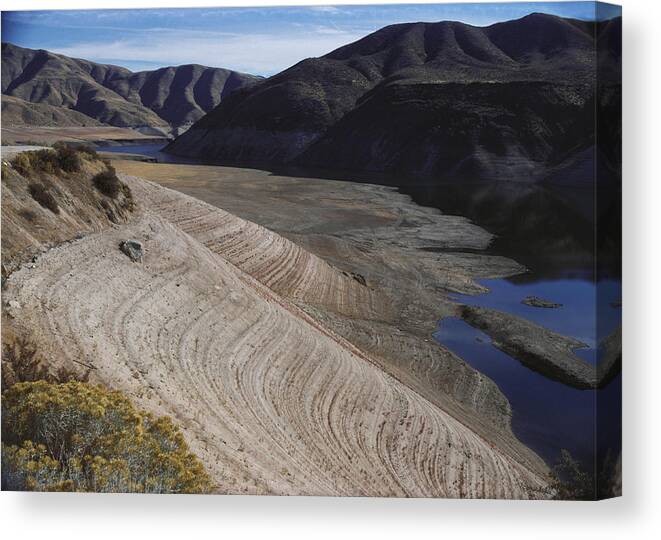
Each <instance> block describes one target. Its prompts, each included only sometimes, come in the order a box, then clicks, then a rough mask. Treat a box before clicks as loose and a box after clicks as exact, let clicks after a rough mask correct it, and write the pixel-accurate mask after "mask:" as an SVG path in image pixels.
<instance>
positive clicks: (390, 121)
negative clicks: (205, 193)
mask: <svg viewBox="0 0 661 540" xmlns="http://www.w3.org/2000/svg"><path fill="white" fill-rule="evenodd" d="M620 36H621V19H620V18H618V19H613V20H610V21H606V22H599V23H594V22H585V21H579V20H572V19H563V18H560V17H555V16H550V15H542V14H532V15H529V16H527V17H524V18H522V19H519V20H515V21H509V22H504V23H499V24H494V25H492V26H488V27H484V28H480V27H475V26H470V25H467V24H462V23H458V22H438V23H411V24H398V25H394V26H388V27H386V28H383V29H381V30H379V31H377V32H374V33H373V34H370V35H368V36H367V37H365V38H363V39H361V40H359V41H357V42H355V43H351V44H349V45H346V46H344V47H341V48H339V49H337V50H335V51H333V52H331V53H329V54H327V55H325V56H323V57H320V58H310V59H306V60H303V61H301V62H299V63H298V64H296V65H294V66H292V67H291V68H289V69H287V70H285V71H283V72H281V73H279V74H277V75H275V76H273V77H270V78H268V79H265V80H263V81H261V82H259V83H257V84H254V85H251V86H249V87H246V88H242V89H239V90H237V91H235V92H234V93H232V94H231V95H230V96H228V97H227V99H224V100H223V101H222V102H221V103H220V105H218V106H217V107H216V108H215V109H214V110H213V111H211V112H210V113H208V114H207V115H206V116H204V117H203V118H202V119H200V120H199V121H198V122H197V123H196V124H194V125H193V126H192V128H191V129H189V130H188V131H187V132H186V133H184V134H182V135H181V136H179V137H178V138H177V139H176V140H175V141H174V142H172V143H171V144H170V145H169V146H168V147H167V149H166V150H167V151H169V152H171V153H174V154H179V155H185V156H193V157H204V158H207V159H216V160H219V161H226V162H233V163H240V164H249V165H283V164H289V165H304V166H312V167H319V168H333V169H338V168H339V169H347V170H356V171H358V170H359V171H380V172H389V173H403V174H412V175H413V174H415V175H434V176H435V175H439V174H443V175H448V174H457V175H463V176H471V175H478V176H485V175H490V176H496V177H507V178H527V177H531V176H538V175H540V174H544V173H546V172H548V171H549V170H556V171H558V170H561V168H562V165H563V163H565V162H571V161H572V160H575V159H576V156H588V159H591V158H589V156H593V155H594V152H591V151H589V149H590V148H594V146H595V114H594V113H595V107H599V108H600V111H601V112H603V113H607V114H611V113H612V114H615V115H617V113H618V111H620V110H621V109H619V102H620V99H621V90H620V88H621V81H620V62H621V58H620V53H619V48H620V47H619V40H620V39H621V38H620ZM597 51H598V52H599V54H598V55H597ZM597 56H598V57H599V58H598V60H597ZM598 79H599V80H598ZM597 93H599V99H596V96H597ZM618 125H619V124H618V122H615V123H614V124H613V125H612V126H609V127H608V129H600V132H603V133H604V135H605V136H607V137H615V138H616V136H617V133H613V130H615V131H617V130H618ZM581 159H583V157H581ZM598 159H602V158H601V157H600V158H598ZM603 159H605V160H606V161H607V162H609V163H614V162H616V161H617V156H614V155H606V156H604V157H603ZM616 166H617V165H616Z"/></svg>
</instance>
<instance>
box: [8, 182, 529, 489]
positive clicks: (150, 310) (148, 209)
mask: <svg viewBox="0 0 661 540" xmlns="http://www.w3.org/2000/svg"><path fill="white" fill-rule="evenodd" d="M129 181H130V185H131V188H132V190H133V191H134V194H135V196H136V200H139V201H140V202H141V204H142V210H141V211H139V212H138V214H137V215H136V217H135V218H134V219H133V220H132V221H131V222H130V223H128V224H126V225H123V224H122V225H116V226H115V227H112V228H109V229H106V230H105V231H102V232H98V233H94V234H92V235H90V236H88V237H85V238H82V239H78V240H75V241H74V242H72V243H69V244H63V245H61V246H60V247H57V248H54V249H51V250H50V251H48V252H47V253H45V254H44V255H42V256H41V257H40V258H38V259H37V260H36V262H35V263H34V267H31V266H32V265H28V266H26V267H24V268H22V269H20V270H18V271H16V272H14V273H13V274H12V275H11V277H10V278H9V280H8V282H7V289H6V291H5V294H4V295H3V296H4V300H7V301H9V300H15V301H17V302H18V305H20V308H18V309H15V310H14V312H13V313H11V315H12V316H13V317H14V318H13V321H14V322H13V324H14V325H15V326H16V327H17V328H18V329H19V330H20V329H22V330H23V331H26V332H27V331H29V332H31V334H32V336H33V339H35V340H36V341H37V342H38V343H39V346H40V349H42V350H45V351H47V352H48V353H49V356H50V357H51V358H57V359H59V361H60V362H63V363H67V362H75V361H83V362H85V363H89V364H91V365H93V366H94V367H95V368H96V369H95V370H94V373H93V378H94V379H96V380H99V381H103V382H105V383H107V384H109V385H111V386H113V387H117V388H121V389H122V390H124V391H126V392H128V393H129V394H130V395H131V396H132V397H133V398H134V399H135V401H136V402H137V404H138V405H139V406H141V407H146V408H148V409H150V410H153V411H155V412H159V413H167V414H170V415H172V416H173V417H174V418H176V420H177V421H178V422H179V423H180V424H181V425H182V427H183V429H184V431H185V433H186V436H187V439H188V440H189V442H190V443H191V445H192V448H193V449H194V450H195V451H196V452H197V453H198V454H199V455H200V456H201V457H202V459H203V460H204V462H205V464H206V466H207V468H208V469H209V471H210V473H211V474H212V475H213V477H214V479H215V480H216V482H217V486H218V490H219V491H221V492H232V493H277V494H325V495H340V494H343V495H399V496H455V497H528V496H531V495H532V494H533V493H532V492H531V491H530V490H531V489H537V488H539V487H540V486H541V485H542V482H541V480H540V476H538V475H537V474H535V473H532V472H531V471H530V470H529V469H527V468H525V467H523V466H522V465H520V464H518V463H517V462H515V460H514V459H512V458H511V457H508V456H507V455H506V454H505V453H504V452H503V451H501V450H500V449H498V448H497V447H496V446H494V444H493V443H491V442H488V441H487V440H486V439H485V438H484V437H482V436H480V435H477V434H476V433H475V432H474V431H473V430H472V429H469V428H468V427H466V426H465V425H464V424H463V423H461V422H459V421H458V420H457V419H456V418H455V417H453V416H451V415H450V414H448V413H447V412H445V411H444V410H442V409H441V408H440V407H439V406H438V405H436V404H434V403H432V402H431V401H430V400H428V399H425V398H424V397H422V396H421V395H420V394H419V393H417V392H415V391H413V390H411V388H409V387H408V386H407V385H405V384H403V383H401V382H400V381H398V380H397V379H395V378H393V377H392V376H390V375H388V374H387V373H385V372H384V371H383V370H382V369H380V367H379V366H378V365H376V363H375V360H374V358H371V357H369V356H367V355H366V354H364V353H363V352H361V351H360V350H358V349H357V348H356V347H354V346H353V345H351V344H349V343H348V342H347V341H345V340H344V339H342V338H341V337H339V336H337V335H335V334H334V333H332V332H331V331H329V330H327V329H325V328H324V327H322V326H321V325H320V324H319V323H318V321H317V320H315V319H312V318H311V317H309V316H307V315H306V314H304V313H303V312H302V311H301V310H300V309H299V308H298V307H297V306H295V305H294V304H293V303H292V302H290V301H289V300H287V299H285V298H283V296H281V295H280V294H278V293H277V292H275V291H274V290H273V289H271V288H268V287H266V286H265V285H264V284H263V283H266V284H269V285H270V286H271V287H273V288H274V289H276V290H277V289H278V288H279V287H280V288H282V287H283V286H284V284H293V283H296V284H297V285H296V286H295V288H296V291H289V292H288V294H290V295H294V296H296V295H297V294H300V295H303V296H306V295H308V296H309V295H312V294H313V292H314V290H315V289H317V290H320V291H321V295H320V297H319V298H320V302H321V303H324V302H325V303H328V304H333V305H334V306H335V308H337V310H339V311H342V310H343V309H348V307H347V306H348V304H346V302H347V299H346V298H345V296H344V295H343V293H342V292H341V291H342V290H343V289H344V290H347V291H348V290H351V288H352V287H353V285H351V287H350V286H348V285H343V279H344V278H343V277H340V276H342V274H341V273H339V272H338V271H337V270H335V269H334V268H333V267H331V266H329V265H327V264H326V263H324V262H323V261H321V260H320V259H316V258H314V257H312V256H310V255H307V256H306V255H305V254H304V253H300V252H299V253H297V250H296V249H295V247H293V244H291V243H290V242H287V241H285V240H284V239H282V238H281V237H279V236H278V235H276V234H274V233H271V232H270V231H268V230H267V229H263V228H261V227H257V226H256V225H253V224H250V223H249V222H245V221H243V220H240V219H238V218H234V219H232V216H231V215H229V214H227V215H226V216H224V218H225V221H224V225H223V226H222V227H220V228H217V227H215V225H216V223H210V222H209V220H204V219H200V216H196V215H195V214H194V213H190V212H188V213H187V212H186V211H185V210H177V209H176V208H177V206H179V207H180V209H185V208H186V206H194V205H195V204H196V202H195V200H194V199H191V198H188V197H186V196H184V195H179V194H175V193H174V192H170V191H169V190H165V189H164V188H159V187H157V186H154V185H151V184H146V183H143V182H142V181H140V180H137V179H133V180H130V179H129ZM141 187H142V188H143V189H142V190H141V189H140V188H141ZM157 193H160V194H161V197H160V200H159V198H158V197H157V196H156V194H157ZM176 198H179V199H178V201H179V202H178V205H177V204H173V201H174V199H176ZM177 211H180V212H181V215H180V217H179V218H178V219H174V218H172V220H171V221H170V220H166V219H165V218H164V215H165V214H167V213H168V212H169V213H171V214H175V215H176V213H177ZM187 216H188V221H187ZM185 229H189V231H190V232H191V234H187V233H186V232H184V230H185ZM237 231H244V233H245V234H237ZM205 232H206V238H204V240H203V242H200V241H199V240H201V239H202V238H203V237H204V236H205ZM223 235H226V236H225V238H226V239H231V238H240V239H242V240H241V241H240V242H235V243H234V247H235V249H236V252H235V253H234V254H233V255H231V256H230V255H227V254H222V252H221V250H217V249H215V248H214V246H215V245H222V244H223ZM250 237H252V238H253V240H254V243H253V244H252V249H249V250H246V246H247V244H245V243H244V240H243V239H245V238H250ZM127 238H133V239H137V240H139V241H141V242H142V243H143V245H144V247H145V250H146V251H145V253H146V254H145V258H144V261H143V262H142V263H132V262H131V261H130V260H129V259H128V258H127V257H126V256H125V255H123V254H122V253H121V252H120V251H119V250H118V249H117V246H118V243H119V242H120V241H122V240H125V239H127ZM203 244H206V245H207V246H208V247H206V246H205V245H203ZM241 244H243V246H242V245H241ZM231 245H232V242H230V243H229V244H225V247H228V246H231ZM209 247H210V248H211V249H209ZM212 250H213V251H212ZM214 251H216V252H217V253H214ZM230 251H231V249H229V248H228V250H227V251H225V253H229V252H230ZM219 253H220V254H219ZM271 253H280V254H285V255H284V256H278V257H275V258H272V257H271V255H270V254H271ZM233 259H237V260H239V259H240V260H241V265H242V266H243V267H246V268H249V269H251V272H253V274H254V275H256V276H258V277H259V278H260V281H261V282H262V283H260V282H258V281H257V280H256V279H254V278H253V277H251V276H249V275H248V274H247V273H245V272H244V271H243V270H242V269H240V268H238V267H237V266H236V265H235V264H233ZM274 261H280V262H281V263H282V266H280V267H278V265H275V266H274V265H273V264H272V263H273V262H274ZM292 261H297V262H296V263H295V264H291V266H288V265H287V264H285V263H286V262H290V263H291V262H292ZM310 272H311V273H310ZM344 277H346V276H344ZM348 279H351V281H355V280H353V279H352V278H348ZM347 283H348V282H347ZM356 283H357V282H356ZM279 284H280V285H279ZM357 285H358V286H360V284H358V283H357ZM292 286H293V285H292ZM338 291H339V292H340V294H337V292H338ZM361 294H362V296H360V298H361V302H363V301H364V304H365V309H387V306H384V305H382V304H381V300H380V299H379V298H375V297H372V296H371V294H370V292H369V291H365V292H364V293H361ZM352 303H353V301H352ZM14 305H16V304H14ZM12 309H13V308H12Z"/></svg>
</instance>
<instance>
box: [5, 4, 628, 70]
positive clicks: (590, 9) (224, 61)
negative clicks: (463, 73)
mask: <svg viewBox="0 0 661 540" xmlns="http://www.w3.org/2000/svg"><path fill="white" fill-rule="evenodd" d="M602 6H603V4H602ZM613 9H614V10H611V9H608V8H607V9H604V10H603V11H600V18H608V17H611V16H613V15H616V14H619V11H618V10H619V7H617V6H613ZM532 12H544V13H551V14H554V15H560V16H563V17H574V18H578V19H588V20H590V19H594V18H595V8H594V3H592V2H512V3H496V4H493V3H490V4H477V3H476V4H419V5H415V4H400V5H397V4H394V5H393V4H391V5H381V6H379V5H363V6H345V5H342V6H337V7H332V6H309V7H252V8H196V9H169V8H167V9H165V8H164V9H139V10H118V9H113V10H86V11H12V12H6V11H5V12H3V13H2V41H9V42H12V43H15V44H17V45H21V46H23V47H30V48H37V49H48V50H51V51H53V52H59V53H61V54H66V55H68V56H73V57H77V58H85V59H88V60H93V61H95V62H102V63H110V64H117V65H120V66H124V67H127V68H129V69H131V70H134V71H139V70H144V69H155V68H158V67H161V66H168V65H179V64H188V63H197V64H203V65H207V66H215V67H226V68H230V69H235V70H239V71H244V72H247V73H254V74H258V75H272V74H274V73H277V72H279V71H281V70H283V69H285V68H287V67H289V66H291V65H293V64H295V63H296V62H298V61H299V60H302V59H303V58H307V57H311V56H321V55H323V54H325V53H327V52H330V51H331V50H333V49H336V48H337V47H339V46H341V45H345V44H347V43H350V42H352V41H355V40H357V39H360V38H361V37H363V36H365V35H367V34H369V33H370V32H373V31H375V30H377V29H379V28H381V27H383V26H386V25H389V24H394V23H401V22H417V21H427V22H428V21H440V20H455V21H462V22H465V23H468V24H473V25H478V26H484V25H488V24H492V23H495V22H498V21H504V20H510V19H517V18H520V17H523V16H525V15H527V14H529V13H532Z"/></svg>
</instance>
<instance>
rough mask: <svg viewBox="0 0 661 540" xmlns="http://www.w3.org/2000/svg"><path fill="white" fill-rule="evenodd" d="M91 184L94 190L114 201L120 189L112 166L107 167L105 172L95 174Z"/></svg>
mask: <svg viewBox="0 0 661 540" xmlns="http://www.w3.org/2000/svg"><path fill="white" fill-rule="evenodd" d="M92 182H94V186H95V187H96V189H98V190H99V191H100V192H101V193H103V194H104V195H106V196H108V197H110V198H111V199H116V198H117V195H119V192H120V190H121V189H122V183H121V182H120V180H119V178H117V173H116V172H115V168H114V167H112V166H108V168H107V169H106V170H105V171H103V172H100V173H99V174H97V175H96V176H95V177H94V178H92Z"/></svg>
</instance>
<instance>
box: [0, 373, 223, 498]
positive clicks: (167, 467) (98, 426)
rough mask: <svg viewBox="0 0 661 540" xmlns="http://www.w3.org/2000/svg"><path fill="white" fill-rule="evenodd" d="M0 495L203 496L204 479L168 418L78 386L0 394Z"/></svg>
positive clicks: (34, 386)
mask: <svg viewBox="0 0 661 540" xmlns="http://www.w3.org/2000/svg"><path fill="white" fill-rule="evenodd" d="M2 440H3V444H2V489H3V490H4V489H7V490H21V491H25V490H28V491H95V492H140V493H206V492H208V491H209V490H210V488H211V484H210V480H209V477H208V476H207V474H206V473H205V471H204V469H203V467H202V465H201V464H200V462H199V461H198V459H197V458H196V457H195V456H194V455H193V454H192V453H191V452H190V451H189V450H188V446H187V445H186V442H185V441H184V439H183V436H182V435H181V433H180V431H179V430H178V429H177V427H176V426H175V425H174V424H173V423H172V421H171V420H170V419H169V418H165V417H161V418H155V417H154V416H152V415H151V414H149V413H147V412H144V411H138V410H136V409H135V408H134V407H133V405H132V404H131V402H130V401H129V400H128V398H126V397H125V396H124V395H123V394H122V393H120V392H113V391H108V390H106V389H104V388H103V387H101V386H92V385H89V384H86V383H81V382H69V383H65V384H50V383H47V382H45V381H39V382H30V383H19V384H16V385H14V386H13V387H12V388H10V389H9V390H6V391H5V392H4V393H3V395H2Z"/></svg>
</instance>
